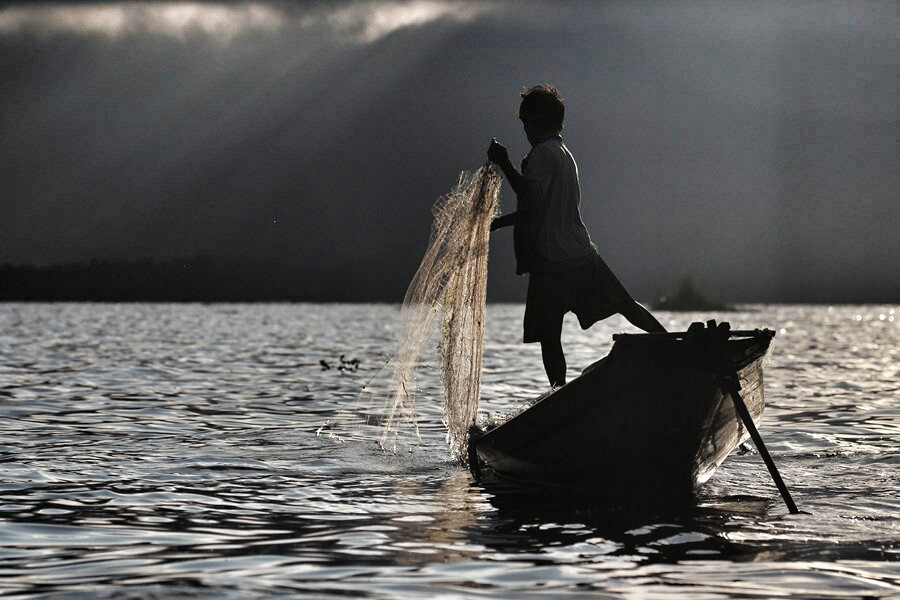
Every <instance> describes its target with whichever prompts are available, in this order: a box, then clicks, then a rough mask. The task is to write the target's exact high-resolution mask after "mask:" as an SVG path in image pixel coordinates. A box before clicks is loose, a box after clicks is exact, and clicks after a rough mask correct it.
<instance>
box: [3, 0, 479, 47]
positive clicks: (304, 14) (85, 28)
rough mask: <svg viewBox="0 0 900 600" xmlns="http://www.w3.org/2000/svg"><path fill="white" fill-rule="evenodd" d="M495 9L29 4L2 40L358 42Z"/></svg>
mask: <svg viewBox="0 0 900 600" xmlns="http://www.w3.org/2000/svg"><path fill="white" fill-rule="evenodd" d="M490 8H491V5H490V4H468V3H460V2H450V1H442V0H414V1H407V2H351V3H334V4H327V3H326V4H316V5H312V6H311V7H309V8H306V9H301V8H296V7H291V6H290V5H288V4H279V3H266V2H238V3H229V2H219V3H208V2H160V3H149V2H147V3H144V2H117V3H84V4H49V3H48V4H27V5H19V6H15V5H14V6H10V7H6V8H3V9H0V35H2V34H11V33H18V32H27V33H34V34H38V35H44V36H46V35H65V34H69V35H72V34H74V35H87V36H96V35H99V36H105V37H109V38H121V37H123V36H129V35H136V34H144V33H150V34H154V35H160V36H167V37H172V38H176V39H184V38H186V37H187V36H189V35H195V34H202V35H204V36H206V37H208V38H211V39H216V40H219V41H225V42H227V41H230V40H231V39H233V38H234V37H235V36H238V35H241V34H245V33H252V32H254V31H263V32H266V31H274V30H277V29H281V28H284V27H293V28H298V29H299V30H301V31H304V30H306V31H316V32H323V31H324V32H325V33H328V34H334V35H337V36H340V38H341V39H343V40H345V41H349V42H352V43H357V44H368V43H372V42H375V41H377V40H379V39H381V38H383V37H385V36H388V35H390V34H392V33H394V32H397V31H399V30H402V29H407V28H412V27H421V26H423V25H427V24H429V23H433V22H437V21H446V22H457V23H461V22H467V21H470V20H472V19H474V18H476V17H477V16H479V15H481V14H484V13H485V12H487V11H488V10H490Z"/></svg>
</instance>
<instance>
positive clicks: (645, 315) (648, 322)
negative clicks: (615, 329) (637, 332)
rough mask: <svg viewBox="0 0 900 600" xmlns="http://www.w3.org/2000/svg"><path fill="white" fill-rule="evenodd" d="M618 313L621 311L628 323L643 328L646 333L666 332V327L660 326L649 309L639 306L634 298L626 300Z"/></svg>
mask: <svg viewBox="0 0 900 600" xmlns="http://www.w3.org/2000/svg"><path fill="white" fill-rule="evenodd" d="M619 313H621V315H622V316H623V317H625V318H626V319H628V322H629V323H631V324H632V325H634V326H635V327H637V328H639V329H643V330H644V331H646V332H647V333H665V332H666V328H665V327H663V326H662V323H660V322H659V321H657V320H656V317H654V316H653V315H651V314H650V311H648V310H647V309H646V308H644V307H643V306H641V305H640V304H639V303H638V302H636V301H635V300H631V301H630V302H626V303H625V305H624V306H623V307H622V310H620V311H619Z"/></svg>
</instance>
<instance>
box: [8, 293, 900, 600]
mask: <svg viewBox="0 0 900 600" xmlns="http://www.w3.org/2000/svg"><path fill="white" fill-rule="evenodd" d="M397 313H398V308H397V307H396V306H388V305H304V304H280V305H275V304H273V305H176V304H160V305H149V304H146V305H145V304H123V305H116V304H110V305H102V304H0V460H2V464H0V593H6V594H26V593H28V594H41V595H50V596H54V595H56V594H58V595H60V596H64V597H67V598H71V597H75V598H78V597H84V598H97V597H100V598H103V597H115V598H123V597H124V598H128V597H148V596H151V597H153V596H155V597H166V598H169V597H179V596H191V597H194V596H200V597H210V598H213V597H214V598H228V597H235V598H247V597H254V596H271V595H279V594H281V595H285V596H291V595H295V594H298V595H299V594H301V593H307V594H311V595H313V596H318V597H324V596H331V595H334V596H339V595H370V596H373V597H379V598H401V597H408V598H421V597H433V596H444V597H459V596H479V597H481V596H497V597H518V596H524V595H530V594H547V595H552V596H556V595H566V594H571V595H587V596H590V597H603V596H610V597H620V596H625V597H666V596H669V595H672V596H674V595H682V594H685V593H689V594H690V595H691V596H692V597H707V598H716V597H733V596H741V597H765V598H769V597H779V596H783V597H787V596H796V597H831V596H847V597H859V596H870V597H879V596H888V595H893V594H898V593H900V520H898V517H900V481H898V479H900V478H898V473H900V470H898V465H900V383H898V364H900V322H898V319H900V307H895V306H885V305H865V306H833V307H827V306H771V305H758V306H745V307H741V310H740V311H737V312H728V313H720V314H696V315H695V314H683V313H682V314H678V313H660V314H659V315H658V316H660V318H661V320H662V321H663V323H664V324H665V325H666V326H667V327H668V328H669V329H670V330H674V329H683V328H686V327H687V325H688V324H690V322H691V321H694V320H706V319H708V318H717V319H719V320H720V321H721V320H727V321H729V322H730V323H731V325H732V327H733V328H741V329H753V328H757V327H760V328H761V327H768V328H771V329H774V330H775V331H776V332H777V336H776V338H775V347H774V351H773V354H772V357H771V362H770V363H769V364H768V366H767V368H766V395H767V401H768V405H767V410H766V414H765V417H764V419H763V423H762V426H761V432H762V434H763V437H764V438H765V439H766V440H767V443H768V446H769V449H770V451H771V452H772V455H773V457H774V459H775V461H776V462H777V464H778V466H779V467H780V469H781V472H782V475H783V476H784V478H785V480H786V481H787V483H788V485H789V486H790V489H791V491H792V493H793V496H794V499H795V500H796V501H797V504H798V505H799V506H800V508H801V510H803V511H805V512H806V513H808V514H801V515H788V514H787V510H786V509H785V507H784V504H783V503H782V501H781V500H780V497H779V496H778V492H777V490H776V489H775V487H774V486H773V485H772V483H771V481H770V479H769V476H768V474H767V472H766V470H765V467H764V465H763V463H762V460H761V459H760V457H759V455H758V454H756V453H747V454H743V455H737V454H735V455H733V456H731V457H730V458H729V459H728V460H727V461H726V462H725V464H724V465H723V466H722V467H721V468H720V469H719V470H718V471H717V472H716V474H715V475H714V476H713V478H712V479H711V480H710V481H709V482H708V483H707V484H706V485H705V486H704V487H703V489H702V493H701V495H700V498H699V499H698V504H697V506H696V507H694V508H690V509H685V510H682V511H680V512H676V513H670V514H666V513H661V512H656V513H653V512H640V511H635V510H628V509H615V510H612V509H607V508H602V507H584V506H581V507H576V506H565V505H562V504H561V503H559V502H550V501H547V502H541V501H536V500H533V499H525V498H517V497H515V496H514V495H512V496H495V495H492V494H491V493H489V492H488V491H486V490H485V489H482V488H481V487H479V485H478V484H476V483H475V482H474V481H473V480H472V479H471V477H470V476H469V474H468V472H467V471H465V470H463V469H462V468H461V467H459V466H458V465H456V464H454V463H452V462H451V461H450V460H449V454H448V452H447V449H446V445H445V443H444V434H445V432H444V429H443V426H442V425H441V419H440V402H439V398H440V380H439V375H438V372H437V364H436V362H435V361H434V360H433V359H432V358H430V357H429V358H428V360H427V361H425V364H424V365H423V366H422V369H421V370H420V380H419V383H420V392H419V398H418V410H419V427H420V433H421V442H420V443H419V444H418V445H415V446H412V447H411V448H409V449H408V450H401V452H399V453H398V454H391V453H385V452H382V451H380V450H379V449H378V446H377V444H376V443H375V440H374V437H375V436H374V435H370V433H371V431H370V430H371V429H373V428H372V427H369V426H364V425H358V426H353V425H352V424H351V425H349V426H345V427H344V431H345V432H346V433H347V435H346V436H344V437H343V439H342V441H341V440H339V439H338V438H335V437H331V436H328V435H316V432H317V430H318V429H319V428H320V427H321V426H322V425H323V424H324V423H326V422H328V421H329V420H333V419H334V418H335V416H336V414H337V413H338V411H340V410H342V409H344V411H345V412H344V413H342V414H344V415H347V414H350V415H351V416H358V417H360V418H361V419H362V417H364V416H365V414H366V413H367V411H368V408H367V405H366V404H365V403H360V402H358V400H357V394H358V392H359V391H360V389H361V388H362V387H363V386H364V385H366V384H367V383H369V382H370V381H372V380H373V378H376V379H377V373H378V371H379V369H380V368H381V366H382V363H383V360H384V357H385V356H386V355H388V354H390V353H391V352H392V344H393V332H394V327H395V319H396V316H397ZM521 317H522V307H521V306H520V305H492V306H490V307H489V308H488V322H487V331H486V342H485V360H484V364H485V369H484V379H483V386H482V396H483V400H482V408H483V410H484V411H485V412H489V413H494V412H498V413H502V412H506V411H509V410H512V409H513V408H515V407H516V406H517V405H519V404H520V403H522V402H523V401H526V400H528V399H530V398H532V397H534V396H535V395H536V394H538V393H540V392H542V391H544V389H545V387H546V384H545V380H544V374H543V369H542V366H541V361H540V349H539V347H538V346H536V345H524V344H521V343H519V339H520V336H521ZM570 318H571V316H570ZM628 330H630V329H629V327H628V325H627V323H625V322H624V321H623V320H621V319H620V318H619V317H615V318H613V319H610V320H608V321H606V322H603V323H599V324H597V325H595V326H594V327H593V328H592V329H591V330H589V331H587V332H582V331H580V330H579V329H578V327H577V325H576V324H575V323H574V319H572V321H567V323H566V329H565V332H564V338H563V341H564V345H565V348H566V351H567V357H568V359H569V365H570V371H571V372H570V377H571V376H574V375H575V374H576V373H577V369H578V368H581V367H584V366H586V365H587V364H589V363H591V362H593V361H594V360H596V359H597V358H599V357H600V356H602V355H603V354H605V353H606V352H607V351H608V350H609V348H610V346H611V343H612V342H611V334H612V333H614V332H616V331H628ZM341 354H343V355H345V360H350V359H358V360H360V361H361V363H360V366H359V369H358V370H356V371H353V370H349V369H345V370H340V369H338V368H336V367H337V366H338V365H339V364H340V360H339V356H340V355H341ZM321 360H325V361H326V362H327V363H329V364H330V365H332V366H333V367H334V368H331V369H329V370H323V369H322V367H321V366H320V361H321ZM348 411H349V412H348ZM647 443H648V444H653V443H654V440H652V439H648V440H647Z"/></svg>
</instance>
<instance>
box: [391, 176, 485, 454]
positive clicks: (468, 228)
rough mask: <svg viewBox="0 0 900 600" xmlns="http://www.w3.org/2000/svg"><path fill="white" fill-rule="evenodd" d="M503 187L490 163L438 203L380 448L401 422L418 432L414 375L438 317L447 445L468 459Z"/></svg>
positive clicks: (412, 293) (402, 331)
mask: <svg viewBox="0 0 900 600" xmlns="http://www.w3.org/2000/svg"><path fill="white" fill-rule="evenodd" d="M500 183H501V180H500V177H499V176H498V175H497V172H496V170H495V169H494V167H492V166H490V165H486V166H484V167H482V168H480V169H478V170H477V171H475V172H467V171H463V172H462V173H461V174H460V176H459V179H458V180H457V182H456V186H454V188H453V189H452V190H451V191H450V192H449V193H448V194H447V195H445V196H443V197H442V198H440V199H439V200H438V201H437V203H436V204H435V205H434V208H433V214H434V221H433V223H432V226H431V238H430V240H429V242H428V247H427V249H426V250H425V255H424V256H423V257H422V262H421V263H420V264H419V268H418V270H417V271H416V274H415V276H414V277H413V279H412V281H411V282H410V284H409V288H408V289H407V290H406V296H405V297H404V298H403V307H402V308H401V311H400V322H399V329H398V350H397V354H396V356H395V358H394V360H393V364H392V367H393V377H392V382H393V383H392V386H391V389H392V390H393V392H392V393H391V394H390V397H389V399H388V402H389V406H388V410H387V418H386V419H385V421H384V425H385V429H384V434H383V438H382V439H383V442H387V441H388V440H390V439H391V437H392V436H396V435H397V433H398V432H399V430H400V428H401V427H402V426H403V425H404V423H410V424H412V425H413V427H415V423H416V411H415V372H416V368H417V367H418V365H419V359H420V356H421V355H422V352H423V350H424V349H425V343H426V341H427V340H428V338H429V336H430V335H431V332H432V330H433V329H434V328H435V326H436V321H437V320H438V319H439V318H440V333H441V336H440V340H439V342H438V354H439V356H440V359H441V378H442V381H443V386H444V398H443V418H444V424H445V425H446V426H447V442H448V444H449V446H450V449H451V453H452V454H453V456H454V457H455V458H457V459H459V460H465V457H466V442H467V436H468V429H469V427H470V426H471V425H472V424H474V423H475V417H476V414H477V412H478V399H479V393H480V387H481V359H482V348H483V344H484V317H485V301H486V293H487V268H488V238H489V234H490V225H491V220H492V219H493V218H494V216H495V215H496V213H497V207H498V203H499V198H500Z"/></svg>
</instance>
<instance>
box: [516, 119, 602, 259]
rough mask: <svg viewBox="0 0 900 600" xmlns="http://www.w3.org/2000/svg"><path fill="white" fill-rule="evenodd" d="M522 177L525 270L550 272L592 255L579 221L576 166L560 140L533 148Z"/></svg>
mask: <svg viewBox="0 0 900 600" xmlns="http://www.w3.org/2000/svg"><path fill="white" fill-rule="evenodd" d="M522 176H523V177H524V178H525V179H526V181H527V187H526V190H525V192H524V193H522V194H521V195H520V196H519V197H518V209H519V211H522V212H524V213H525V215H527V221H528V222H529V226H528V233H527V235H528V238H530V239H529V240H528V244H527V245H528V247H529V249H530V254H531V256H530V257H529V260H528V263H529V265H530V267H531V268H527V269H525V270H528V271H534V270H544V269H552V268H553V266H554V264H557V265H559V264H560V263H564V262H565V261H570V260H573V259H578V258H583V257H585V256H586V255H588V254H592V253H593V252H594V251H595V246H594V244H593V242H592V241H591V236H590V234H589V233H588V230H587V228H586V227H585V226H584V221H583V220H582V218H581V206H580V205H581V186H580V184H579V181H578V165H576V164H575V159H574V158H573V157H572V153H571V152H569V149H568V148H566V145H565V144H563V142H562V138H560V137H559V136H553V137H551V138H548V139H546V140H544V141H542V142H540V143H538V144H535V145H534V146H533V147H532V148H531V151H530V152H529V153H528V155H527V156H526V157H525V158H524V159H523V161H522Z"/></svg>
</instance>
